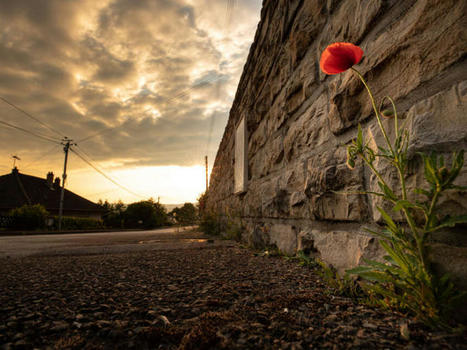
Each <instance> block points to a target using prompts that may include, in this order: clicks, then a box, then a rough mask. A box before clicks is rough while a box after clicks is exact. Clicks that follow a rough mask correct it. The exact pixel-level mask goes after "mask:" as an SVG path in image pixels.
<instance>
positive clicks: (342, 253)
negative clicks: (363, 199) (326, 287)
mask: <svg viewBox="0 0 467 350" xmlns="http://www.w3.org/2000/svg"><path fill="white" fill-rule="evenodd" d="M298 249H299V250H305V251H307V250H308V251H310V252H312V253H314V255H315V256H318V257H319V258H320V259H321V260H323V261H325V262H327V263H328V264H331V265H332V266H334V267H335V268H336V269H337V270H338V271H339V273H345V270H346V269H349V268H351V267H355V266H357V265H359V264H361V263H363V260H362V259H375V260H381V259H382V257H383V255H384V251H383V250H382V249H381V248H380V247H379V244H378V243H377V241H376V239H375V238H373V237H370V236H368V235H364V234H362V233H361V232H360V231H340V230H339V231H338V230H326V231H323V230H306V231H301V232H300V233H299V234H298Z"/></svg>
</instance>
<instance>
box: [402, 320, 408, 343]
mask: <svg viewBox="0 0 467 350" xmlns="http://www.w3.org/2000/svg"><path fill="white" fill-rule="evenodd" d="M400 332H401V337H402V338H404V339H405V340H410V331H409V325H408V324H407V323H405V322H404V323H401V326H400Z"/></svg>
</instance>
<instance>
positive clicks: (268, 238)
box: [206, 0, 467, 285]
mask: <svg viewBox="0 0 467 350" xmlns="http://www.w3.org/2000/svg"><path fill="white" fill-rule="evenodd" d="M390 3H391V5H389V3H388V2H384V1H327V2H326V1H312V0H304V1H303V0H302V1H300V0H288V1H269V0H265V1H264V2H263V9H262V12H261V21H260V23H259V25H258V29H257V32H256V36H255V40H254V43H253V44H252V45H251V48H250V53H249V56H248V60H247V62H246V64H245V67H244V70H243V74H242V77H241V79H240V82H239V85H238V89H237V93H236V96H235V99H234V102H233V105H232V108H231V110H230V115H229V120H228V123H227V126H226V129H225V132H224V135H223V138H222V141H221V144H220V146H219V150H218V152H217V156H216V160H215V163H214V167H213V170H212V174H211V179H210V187H209V190H208V192H207V204H206V208H207V210H208V211H210V212H211V213H213V214H216V217H219V218H220V219H221V221H222V220H223V221H229V220H230V221H232V220H235V221H237V223H241V225H242V227H243V228H244V230H243V231H242V239H243V240H245V241H248V242H249V243H251V244H254V245H258V246H261V245H263V246H264V245H268V244H275V245H277V246H278V248H279V249H280V250H281V251H283V252H286V253H288V254H294V253H295V252H297V251H299V250H304V251H308V252H312V253H313V254H316V255H317V256H318V257H319V258H320V259H321V260H323V261H325V262H326V263H328V264H331V265H333V266H334V267H336V268H337V269H338V270H339V272H342V273H343V272H344V271H345V270H346V269H348V268H351V267H354V266H356V265H358V264H361V263H363V261H364V259H372V258H380V257H381V256H382V255H383V254H384V252H383V251H382V249H381V248H380V247H379V245H378V243H377V240H375V239H374V238H373V236H371V235H370V234H368V232H367V231H366V228H368V227H370V228H371V227H374V225H375V222H377V223H381V222H382V216H381V213H380V212H379V210H378V207H380V206H381V205H382V204H381V200H380V199H379V198H375V197H373V196H369V195H363V194H361V193H363V192H365V191H373V192H375V191H376V192H377V191H380V190H379V186H378V179H377V178H376V177H375V176H372V174H371V173H370V171H369V170H368V168H366V167H364V166H363V164H361V163H357V164H356V166H355V169H354V170H350V169H349V168H348V166H347V164H346V160H347V157H346V148H347V145H349V144H350V143H351V140H352V139H353V138H355V136H356V135H357V128H358V125H359V124H360V125H361V127H362V130H363V134H364V137H365V140H367V141H368V144H369V145H370V146H371V147H376V146H374V145H376V144H380V142H381V140H383V136H382V134H381V133H380V132H379V128H378V125H377V121H376V118H375V117H374V114H373V110H372V106H371V103H370V100H369V98H368V94H367V92H366V90H365V88H364V86H363V84H362V83H361V82H360V81H359V80H358V78H356V77H355V76H354V75H353V74H352V72H351V71H347V72H345V73H342V74H337V75H325V74H324V73H323V72H322V71H321V70H320V68H319V61H320V56H321V53H322V52H323V50H324V49H325V48H326V47H327V46H328V45H329V44H331V43H334V42H343V41H344V42H351V43H354V44H358V45H359V46H360V47H361V48H362V49H363V51H364V56H363V60H362V61H361V62H360V63H359V64H358V66H357V68H358V69H359V70H360V72H361V73H362V74H363V75H364V76H365V78H366V79H367V82H368V84H369V86H371V87H372V89H373V91H374V93H375V98H376V99H377V101H381V100H382V99H383V97H384V96H385V95H388V96H391V97H392V98H393V99H394V100H395V103H396V105H397V107H398V112H399V115H401V116H402V117H403V118H404V123H405V125H407V128H408V131H409V133H410V142H411V145H410V148H409V154H410V163H409V168H410V174H409V175H410V176H409V178H408V179H407V186H408V191H409V192H410V193H413V190H414V188H416V187H420V186H422V179H421V177H422V176H419V174H423V164H422V162H420V160H419V158H417V157H416V155H417V152H425V153H429V152H431V151H437V152H439V153H443V154H444V155H445V157H446V158H447V159H449V157H450V154H451V152H452V151H455V150H461V149H466V147H467V118H466V115H467V107H466V106H467V60H465V53H466V51H465V50H466V49H465V48H466V46H465V40H464V41H463V40H459V37H460V35H461V33H465V28H464V26H463V24H462V23H463V22H462V18H463V17H462V16H463V12H462V10H459V9H460V8H461V7H462V6H460V3H461V2H459V3H458V4H459V6H454V5H453V3H452V2H438V3H437V5H436V6H429V5H426V2H424V1H409V2H405V1H393V2H390ZM464 16H465V15H464ZM384 124H385V125H386V129H387V130H394V121H393V120H392V119H385V120H384ZM466 157H467V155H466ZM465 163H467V158H466V161H465ZM376 166H378V169H379V170H380V171H381V172H382V173H383V174H384V175H385V176H386V177H387V181H391V185H394V186H395V184H396V183H397V175H396V174H393V173H391V172H390V170H391V169H390V168H389V166H388V165H387V164H385V163H384V162H379V163H378V164H377V165H376ZM456 183H457V184H458V185H461V186H466V185H467V167H466V166H465V165H464V169H463V171H462V172H461V175H460V176H459V179H458V181H456ZM439 207H440V208H442V210H443V213H442V214H443V215H445V214H451V215H462V214H465V213H466V212H467V196H465V195H462V194H461V193H457V192H455V191H453V193H450V194H449V196H446V197H445V198H443V199H442V200H441V202H440V203H439ZM225 226H228V224H226V225H225ZM462 229H463V228H460V229H459V230H462ZM464 229H465V228H464ZM453 230H454V229H453ZM456 232H457V231H453V234H452V235H448V234H446V235H445V236H441V235H440V236H439V237H438V236H437V237H436V239H437V248H436V249H433V254H435V257H434V260H435V261H436V263H437V264H439V266H442V267H443V268H445V270H447V271H450V272H452V273H453V275H455V276H456V277H459V278H460V279H462V280H463V281H464V283H465V284H466V285H467V269H465V266H467V247H466V245H465V240H464V241H462V238H460V237H461V236H460V235H459V232H457V233H456ZM445 237H449V239H448V238H445Z"/></svg>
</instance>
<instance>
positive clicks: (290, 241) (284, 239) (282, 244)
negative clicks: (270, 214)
mask: <svg viewBox="0 0 467 350" xmlns="http://www.w3.org/2000/svg"><path fill="white" fill-rule="evenodd" d="M270 237H271V243H274V244H275V245H276V246H277V248H279V249H280V251H281V252H284V253H286V254H288V255H294V254H295V252H296V251H297V232H296V230H295V228H294V227H293V226H291V225H285V224H276V225H272V227H271V231H270Z"/></svg>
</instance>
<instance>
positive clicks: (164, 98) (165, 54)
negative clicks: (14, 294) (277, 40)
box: [0, 0, 261, 203]
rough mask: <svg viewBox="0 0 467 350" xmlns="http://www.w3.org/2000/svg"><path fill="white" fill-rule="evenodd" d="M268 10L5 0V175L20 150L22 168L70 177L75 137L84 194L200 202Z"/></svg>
mask: <svg viewBox="0 0 467 350" xmlns="http://www.w3.org/2000/svg"><path fill="white" fill-rule="evenodd" d="M260 11H261V0H99V1H95V0H15V1H0V23H1V24H2V25H1V30H0V174H7V173H9V172H10V171H11V169H12V167H13V159H12V156H13V155H16V156H18V157H19V158H20V159H21V160H19V161H17V163H16V165H17V167H18V169H19V171H20V172H21V173H24V174H29V175H34V176H39V177H45V176H46V174H47V172H49V171H52V172H54V174H55V176H61V174H62V172H63V160H64V152H63V146H61V145H60V140H61V139H63V138H64V137H68V138H70V139H72V140H73V141H74V142H75V143H77V146H72V149H73V151H74V152H70V154H69V161H68V171H67V175H68V176H67V185H66V186H67V188H68V189H70V190H72V191H74V192H75V193H77V194H79V195H82V196H84V197H86V198H88V199H91V200H93V201H97V200H98V199H108V200H109V201H111V202H115V201H117V200H119V199H120V200H123V201H124V202H125V203H131V202H135V201H138V200H142V199H147V198H149V197H153V198H154V199H156V200H157V199H158V198H160V201H161V203H184V202H190V201H191V202H192V201H195V200H196V198H197V197H198V196H199V195H200V194H201V193H202V192H203V191H204V189H205V168H204V156H205V155H208V159H209V163H210V164H209V165H210V166H209V167H210V168H211V167H212V163H213V161H214V158H215V155H216V151H217V148H218V145H219V142H220V139H221V137H222V134H223V131H224V128H225V125H226V122H227V118H228V113H229V109H230V106H231V104H232V102H233V98H234V96H235V92H236V87H237V84H238V81H239V78H240V75H241V73H242V70H243V66H244V64H245V62H246V58H247V55H248V51H249V48H250V45H251V43H252V41H253V37H254V34H255V31H256V27H257V24H258V22H259V16H260ZM9 103H11V104H13V105H14V106H13V105H11V104H9ZM15 106H16V107H18V108H19V109H21V110H22V111H24V112H26V113H27V114H28V115H29V116H27V115H25V113H23V112H22V111H20V110H18V109H16V108H15ZM5 123H8V124H9V125H7V124H5ZM10 125H13V126H16V127H20V128H22V129H24V130H26V131H27V132H32V133H33V134H30V133H26V132H24V131H21V130H18V129H15V128H12V127H11V126H10ZM83 158H84V160H83ZM90 164H92V165H93V166H94V167H95V168H97V169H99V170H100V171H101V172H102V173H104V174H105V175H106V176H107V177H110V178H111V179H112V180H113V181H114V182H117V183H118V184H119V185H120V187H119V186H117V185H115V184H114V183H113V182H111V181H109V180H108V178H106V177H104V176H103V175H102V174H101V173H99V172H97V171H96V170H95V169H94V168H92V167H91V166H90ZM122 187H123V188H124V189H123V188H122Z"/></svg>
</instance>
